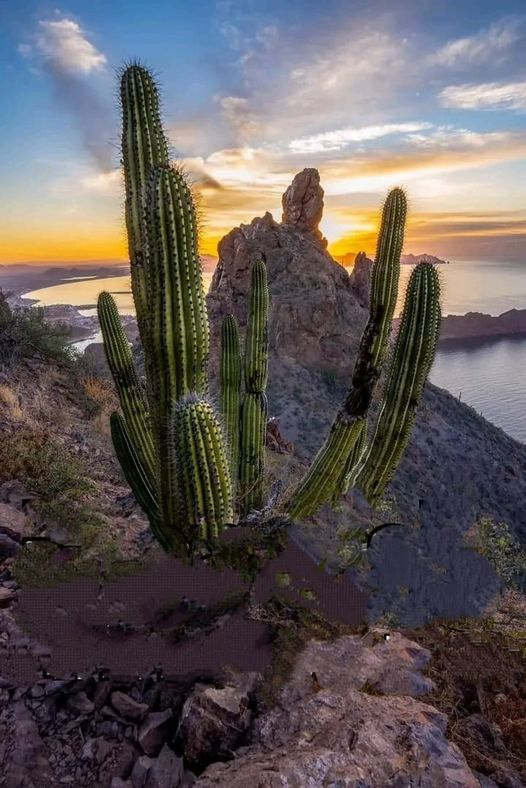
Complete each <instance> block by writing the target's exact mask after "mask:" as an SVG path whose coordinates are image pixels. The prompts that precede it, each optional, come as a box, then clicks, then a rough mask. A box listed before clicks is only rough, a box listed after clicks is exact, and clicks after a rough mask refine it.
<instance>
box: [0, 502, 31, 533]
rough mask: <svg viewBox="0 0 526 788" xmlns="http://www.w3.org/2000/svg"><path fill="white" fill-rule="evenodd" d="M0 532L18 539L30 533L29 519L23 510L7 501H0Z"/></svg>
mask: <svg viewBox="0 0 526 788" xmlns="http://www.w3.org/2000/svg"><path fill="white" fill-rule="evenodd" d="M0 532H1V533H5V534H7V535H8V536H11V537H13V538H14V539H20V538H21V537H22V536H28V535H29V534H30V532H31V527H30V521H29V520H28V517H27V516H26V514H25V513H24V512H23V511H20V510H19V509H16V508H15V507H14V506H12V505H11V504H9V503H0Z"/></svg>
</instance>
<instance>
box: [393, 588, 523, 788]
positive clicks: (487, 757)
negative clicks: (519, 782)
mask: <svg viewBox="0 0 526 788" xmlns="http://www.w3.org/2000/svg"><path fill="white" fill-rule="evenodd" d="M510 595H511V596H510ZM519 597H520V598H521V599H520V604H518V602H519ZM404 635H406V636H407V637H409V638H410V639H412V640H415V641H416V642H418V643H420V644H421V645H423V646H425V647H426V648H429V649H430V650H431V652H432V655H433V656H432V659H431V661H430V663H429V665H428V668H427V670H426V674H427V675H428V676H429V677H430V678H431V679H433V681H434V682H435V684H436V690H435V691H433V692H431V693H430V694H429V695H427V696H426V697H425V701H426V702H429V703H431V704H433V705H434V706H436V708H437V709H439V710H440V711H442V712H445V713H446V714H447V715H448V717H449V725H448V731H447V736H448V738H449V739H450V740H451V741H453V742H454V743H455V744H457V745H458V747H459V748H460V749H461V750H462V752H463V753H464V756H465V758H466V760H467V762H468V764H469V766H470V767H471V768H472V769H476V770H477V771H480V772H482V773H483V774H485V775H488V776H493V779H496V781H497V782H498V783H499V784H501V782H500V781H499V780H501V779H504V778H503V775H506V774H507V773H509V772H510V771H514V772H515V773H516V774H518V775H519V776H520V777H521V778H522V779H523V780H526V673H525V664H526V659H525V658H526V600H525V598H524V596H523V595H522V594H520V593H518V592H513V591H508V592H506V593H505V594H504V596H503V598H502V599H501V600H500V603H499V611H498V613H496V614H495V616H490V617H488V618H486V619H483V620H472V621H470V620H469V619H461V620H459V621H456V622H453V621H444V620H437V621H435V622H433V624H429V625H428V626H427V627H425V628H423V629H421V630H410V631H407V630H406V631H404ZM471 715H477V716H475V717H472V716H471ZM481 717H482V718H483V719H482V720H481V719H480V718H481ZM499 738H500V740H501V741H502V743H503V745H504V746H502V744H501V743H500V742H499ZM502 784H508V783H502Z"/></svg>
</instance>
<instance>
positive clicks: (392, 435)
mask: <svg viewBox="0 0 526 788" xmlns="http://www.w3.org/2000/svg"><path fill="white" fill-rule="evenodd" d="M439 298H440V281H439V278H438V274H437V271H436V269H435V267H434V266H433V265H431V264H430V263H420V264H419V265H417V266H416V267H415V268H414V269H413V271H412V273H411V277H410V279H409V284H408V287H407V293H406V299H405V304H404V309H403V313H402V320H401V323H400V329H399V332H398V336H397V339H396V344H395V349H394V356H393V362H392V365H391V372H390V376H389V380H388V381H387V385H386V388H385V393H384V397H383V403H382V407H381V410H380V414H379V416H378V420H377V424H376V429H375V432H374V436H373V439H372V442H371V445H370V447H369V449H368V450H367V452H366V454H365V456H364V458H363V461H362V463H361V464H360V466H359V467H358V468H357V471H356V473H355V474H354V475H353V476H351V478H350V480H349V481H351V482H352V481H354V480H356V484H357V485H358V486H359V487H361V488H362V490H363V492H364V494H365V495H366V497H367V499H368V500H369V501H370V502H371V503H376V502H377V501H378V499H379V498H380V496H381V495H382V494H383V492H384V490H385V488H386V486H387V484H388V483H389V481H390V480H391V478H392V475H393V473H394V471H395V469H396V468H397V466H398V464H399V462H400V460H401V459H402V455H403V453H404V451H405V449H406V446H407V443H408V441H409V437H410V435H411V429H412V426H413V423H414V418H415V410H416V406H417V404H418V402H419V400H420V397H421V396H422V392H423V390H424V385H425V382H426V380H427V376H428V374H429V370H430V369H431V365H432V363H433V358H434V355H435V350H436V345H437V342H438V335H439V331H440V300H439ZM353 477H354V478H353Z"/></svg>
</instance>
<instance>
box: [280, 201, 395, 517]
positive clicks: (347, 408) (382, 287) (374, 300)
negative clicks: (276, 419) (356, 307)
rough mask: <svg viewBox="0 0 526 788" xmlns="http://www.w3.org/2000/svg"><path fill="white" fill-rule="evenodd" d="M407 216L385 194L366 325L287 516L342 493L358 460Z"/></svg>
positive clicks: (384, 345) (382, 351) (392, 301)
mask: <svg viewBox="0 0 526 788" xmlns="http://www.w3.org/2000/svg"><path fill="white" fill-rule="evenodd" d="M406 214H407V202H406V197H405V194H404V192H403V191H402V189H398V188H397V189H393V190H392V191H391V192H389V195H388V196H387V199H386V201H385V204H384V208H383V212H382V223H381V227H380V234H379V236H378V244H377V248H376V261H375V265H374V268H373V277H372V284H371V299H370V309H369V321H368V323H367V325H366V327H365V330H364V332H363V334H362V339H361V342H360V347H359V350H358V357H357V360H356V364H355V367H354V372H353V375H352V379H351V387H350V389H349V392H348V394H347V397H346V398H345V401H344V403H343V405H342V407H341V408H340V410H339V412H338V414H337V415H336V419H335V421H334V423H333V425H332V427H331V429H330V432H329V435H328V436H327V439H326V441H325V443H324V444H323V446H322V447H321V449H320V451H319V452H318V454H317V455H316V457H315V459H314V462H313V463H312V465H311V467H310V468H309V470H308V472H307V474H306V475H305V477H304V478H303V480H302V481H301V482H300V485H299V486H298V488H297V489H296V490H295V491H294V492H293V494H292V496H291V499H290V502H289V512H290V515H291V517H293V518H297V517H304V516H307V515H309V514H312V513H313V512H315V511H316V510H317V509H318V508H319V507H320V506H321V505H322V504H323V503H325V502H327V501H330V500H334V499H335V497H337V496H338V495H339V494H340V493H341V489H342V485H343V483H344V479H345V478H346V476H347V474H348V473H349V458H350V457H351V455H356V445H357V442H358V441H360V440H361V439H362V435H363V430H364V428H365V420H366V418H367V412H368V410H369V406H370V403H371V399H372V396H373V393H374V389H375V386H376V383H377V381H378V378H379V377H380V373H381V370H382V363H383V361H384V358H385V354H386V351H387V347H388V343H389V332H390V328H391V321H392V318H393V313H394V310H395V307H396V301H397V297H398V279H399V276H400V255H401V253H402V246H403V242H404V229H405V221H406Z"/></svg>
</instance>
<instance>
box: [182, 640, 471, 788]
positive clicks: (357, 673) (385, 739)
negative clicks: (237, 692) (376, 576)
mask: <svg viewBox="0 0 526 788" xmlns="http://www.w3.org/2000/svg"><path fill="white" fill-rule="evenodd" d="M429 658H430V654H429V652H428V651H427V650H426V649H423V648H421V647H420V646H418V645H417V644H415V643H413V642H411V641H409V640H407V639H406V638H404V637H402V636H401V635H400V634H399V633H393V634H392V635H391V636H390V638H389V640H387V641H385V640H383V639H382V640H380V642H378V643H376V644H375V645H367V644H366V643H364V641H363V640H362V639H361V638H360V637H359V636H356V635H351V636H345V637H342V638H339V639H338V640H336V641H333V642H319V641H311V642H310V643H309V645H308V646H307V648H306V650H305V651H304V652H303V653H302V654H301V655H300V657H299V659H298V661H297V663H296V666H295V668H294V672H293V675H292V677H291V680H290V681H289V682H288V683H287V685H286V686H285V687H284V689H283V690H282V691H281V694H280V697H279V699H278V703H277V704H276V706H275V707H274V708H273V709H272V710H271V711H269V712H267V713H266V714H265V715H263V716H262V717H260V718H258V719H257V720H256V723H255V726H254V730H253V732H252V735H251V741H250V744H249V745H248V746H246V747H242V748H240V749H239V750H238V751H237V752H236V757H235V758H234V760H232V761H230V762H228V763H222V764H219V763H216V764H213V765H212V766H210V767H209V768H208V769H206V771H205V772H204V773H203V774H202V775H201V776H200V778H199V779H198V780H197V782H196V786H197V788H211V787H212V786H226V785H228V786H229V788H245V786H248V785H250V786H252V788H274V787H275V788H281V786H284V785H288V786H298V788H299V786H312V788H314V787H315V786H321V785H327V786H328V785H334V786H336V785H337V786H340V787H341V788H347V787H348V788H357V786H360V788H387V786H393V788H394V786H397V787H398V788H401V787H402V786H417V785H418V786H420V787H421V788H435V786H439V785H440V786H444V788H448V787H449V788H479V781H478V779H477V778H476V777H475V776H474V774H473V772H472V771H471V769H470V768H469V767H468V765H467V763H466V760H465V758H464V756H463V755H462V753H461V751H460V750H459V748H458V747H457V746H456V745H454V744H451V743H450V742H448V741H447V739H446V736H445V731H446V727H447V717H446V715H445V714H442V713H440V712H438V711H437V710H436V709H435V708H433V707H432V706H429V705H427V704H426V703H423V702H421V701H419V700H416V699H415V696H417V695H419V694H421V693H422V692H425V691H427V689H428V688H430V685H431V683H430V682H429V680H426V679H424V678H423V677H422V676H420V675H419V673H418V671H419V670H420V669H421V668H422V667H424V666H425V665H426V663H427V662H428V660H429ZM371 693H372V694H371Z"/></svg>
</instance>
